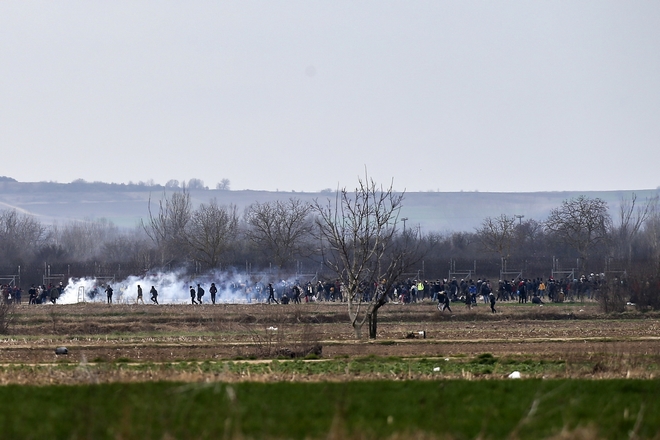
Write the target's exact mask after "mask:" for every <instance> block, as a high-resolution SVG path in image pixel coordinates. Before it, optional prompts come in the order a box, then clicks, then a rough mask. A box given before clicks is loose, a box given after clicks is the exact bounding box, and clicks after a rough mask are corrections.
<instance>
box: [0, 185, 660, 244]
mask: <svg viewBox="0 0 660 440" xmlns="http://www.w3.org/2000/svg"><path fill="white" fill-rule="evenodd" d="M5 179H8V180H2V178H0V209H8V208H9V209H16V210H18V211H20V212H23V213H27V214H31V215H34V216H35V217H37V218H38V219H40V220H41V221H42V222H44V223H49V224H50V223H54V222H58V223H63V222H67V221H69V220H74V219H76V220H83V219H99V218H107V219H109V220H111V221H112V222H114V223H115V224H116V225H117V226H120V227H127V228H132V227H134V226H135V225H137V224H138V223H139V221H140V219H141V218H147V216H148V214H149V212H148V203H149V198H151V200H152V206H153V207H154V209H157V207H158V201H159V200H160V199H161V198H162V197H163V195H164V194H171V193H172V192H174V191H180V190H177V189H171V188H165V187H162V186H158V185H155V186H147V185H123V184H108V183H98V182H95V183H87V182H74V183H69V184H62V183H54V182H39V183H22V182H16V181H14V180H13V179H9V178H5ZM189 192H190V194H191V197H192V199H193V202H194V203H195V205H198V204H200V203H206V202H208V201H209V200H211V199H212V198H216V199H217V201H218V203H219V204H221V205H223V204H230V203H232V204H235V205H236V206H237V207H238V209H239V213H242V212H243V209H244V208H245V207H247V206H248V205H250V204H251V203H254V202H266V201H271V200H277V199H281V200H286V199H289V198H292V197H293V198H299V199H301V200H306V201H313V200H315V199H319V200H327V199H334V192H322V193H300V192H273V191H224V190H209V189H196V190H190V191H189ZM633 192H634V193H636V194H637V197H638V200H644V199H645V198H647V197H649V198H650V197H653V196H655V195H657V194H658V193H659V191H658V189H653V190H637V191H599V192H594V191H573V192H537V193H488V192H411V193H407V194H406V196H405V200H404V206H403V209H402V212H401V215H402V217H407V218H408V220H407V225H408V226H409V227H413V226H417V225H419V226H420V227H421V228H422V230H423V231H426V232H430V231H437V232H446V231H473V230H474V228H476V227H478V226H479V225H480V224H481V222H482V220H483V219H484V218H486V217H489V216H490V217H494V216H499V215H500V214H507V215H524V216H525V217H524V218H525V219H535V220H539V221H541V220H545V218H546V217H547V215H548V213H549V212H550V210H551V209H552V208H554V207H557V206H559V205H560V204H561V202H562V201H563V200H565V199H569V198H572V197H577V196H579V195H586V196H588V197H600V198H601V199H603V200H605V201H606V202H607V203H608V205H609V208H610V213H611V214H612V216H613V217H616V211H617V210H618V207H619V201H620V200H621V198H622V197H627V198H630V196H631V195H632V193H633Z"/></svg>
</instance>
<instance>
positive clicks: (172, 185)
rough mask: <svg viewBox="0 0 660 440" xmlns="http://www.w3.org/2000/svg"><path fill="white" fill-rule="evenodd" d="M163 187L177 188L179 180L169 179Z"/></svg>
mask: <svg viewBox="0 0 660 440" xmlns="http://www.w3.org/2000/svg"><path fill="white" fill-rule="evenodd" d="M165 188H179V181H178V180H176V179H170V180H168V181H167V183H166V184H165Z"/></svg>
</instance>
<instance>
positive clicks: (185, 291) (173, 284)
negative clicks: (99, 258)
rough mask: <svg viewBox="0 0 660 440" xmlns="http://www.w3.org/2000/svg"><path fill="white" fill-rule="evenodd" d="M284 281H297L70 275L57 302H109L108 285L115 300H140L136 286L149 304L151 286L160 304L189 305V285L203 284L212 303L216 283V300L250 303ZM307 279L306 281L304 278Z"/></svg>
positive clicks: (219, 275)
mask: <svg viewBox="0 0 660 440" xmlns="http://www.w3.org/2000/svg"><path fill="white" fill-rule="evenodd" d="M281 281H284V282H285V283H287V284H288V285H293V283H295V282H296V280H295V278H292V279H289V280H276V279H271V280H269V279H266V278H262V279H259V280H255V279H254V278H252V279H250V280H247V279H246V277H245V276H244V275H243V276H241V275H239V274H235V273H232V272H220V271H217V272H210V273H207V274H203V275H193V276H190V275H186V274H185V273H184V272H183V271H174V272H155V273H149V274H147V275H144V276H134V275H132V276H129V277H128V278H126V279H124V280H121V281H114V282H113V281H112V280H108V279H107V278H70V279H69V282H68V283H67V285H66V287H65V288H64V291H63V292H62V294H61V295H60V298H59V300H58V301H57V302H58V303H60V304H76V303H78V302H81V301H83V298H84V301H86V302H106V301H107V296H106V293H105V288H106V286H107V285H108V284H110V285H111V287H112V289H113V291H114V292H113V293H114V294H113V298H112V300H113V303H122V304H134V303H135V301H136V299H137V286H138V285H140V286H141V287H142V291H143V298H144V302H145V303H147V304H148V303H150V302H151V300H150V298H151V294H150V293H149V292H150V290H151V287H152V286H154V287H155V288H156V290H157V291H158V303H159V304H190V302H191V301H190V286H192V287H193V288H195V290H197V284H201V286H202V288H203V289H204V290H205V294H204V297H203V301H204V303H205V304H210V303H211V293H210V292H209V289H210V287H211V283H215V285H216V287H217V289H218V293H217V294H216V303H226V304H249V303H257V302H264V301H265V299H266V298H267V296H268V293H267V292H266V291H265V290H266V289H265V288H264V287H265V286H266V285H268V283H269V282H272V283H273V284H274V285H275V283H276V282H281ZM305 282H306V281H305Z"/></svg>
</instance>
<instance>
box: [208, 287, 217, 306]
mask: <svg viewBox="0 0 660 440" xmlns="http://www.w3.org/2000/svg"><path fill="white" fill-rule="evenodd" d="M209 292H211V303H213V304H215V294H216V293H218V288H217V287H215V283H211V287H210V288H209Z"/></svg>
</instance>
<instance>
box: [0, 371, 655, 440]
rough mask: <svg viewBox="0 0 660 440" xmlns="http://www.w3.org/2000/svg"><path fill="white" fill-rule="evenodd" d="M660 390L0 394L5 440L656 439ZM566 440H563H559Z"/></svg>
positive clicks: (491, 387) (3, 390) (523, 387)
mask: <svg viewBox="0 0 660 440" xmlns="http://www.w3.org/2000/svg"><path fill="white" fill-rule="evenodd" d="M659 396H660V381H658V380H632V379H631V380H625V379H617V380H573V379H566V380H542V379H529V380H488V381H465V380H438V381H363V382H361V381H350V382H313V383H312V382H310V383H304V382H295V383H287V382H275V383H257V382H238V383H224V382H209V383H176V382H141V383H110V384H99V385H75V386H65V385H58V386H42V387H40V386H29V385H28V386H25V385H7V386H3V387H0V433H1V435H2V438H7V439H10V438H11V439H32V438H34V439H46V438H47V439H170V438H174V439H198V438H199V439H238V438H243V439H245V438H254V439H270V438H272V439H289V438H291V439H326V438H333V439H344V438H345V439H352V438H355V439H371V438H373V439H376V438H398V439H407V438H426V439H434V438H441V439H445V438H453V439H473V438H486V439H491V438H492V439H501V438H516V439H540V438H553V437H556V438H607V439H622V438H659V437H660V399H659V398H658V397H659ZM560 434H561V435H562V436H561V437H560Z"/></svg>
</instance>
